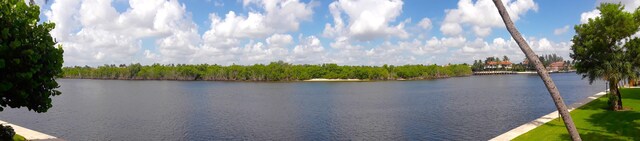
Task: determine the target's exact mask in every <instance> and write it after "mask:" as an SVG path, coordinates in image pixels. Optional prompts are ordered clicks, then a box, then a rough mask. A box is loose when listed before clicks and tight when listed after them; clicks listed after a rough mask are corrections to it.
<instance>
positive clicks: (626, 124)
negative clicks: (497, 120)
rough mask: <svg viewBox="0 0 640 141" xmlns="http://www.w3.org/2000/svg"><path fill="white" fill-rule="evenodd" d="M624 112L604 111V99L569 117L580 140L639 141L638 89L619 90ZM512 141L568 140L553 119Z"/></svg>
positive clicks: (560, 125) (575, 111)
mask: <svg viewBox="0 0 640 141" xmlns="http://www.w3.org/2000/svg"><path fill="white" fill-rule="evenodd" d="M620 92H621V93H622V104H623V106H624V107H625V108H630V110H627V111H610V110H607V96H606V95H605V96H602V97H600V98H599V99H596V100H593V101H592V102H590V103H588V104H586V105H584V106H582V107H580V108H578V109H576V110H574V111H572V112H571V117H572V118H573V121H574V122H575V124H576V127H577V128H578V132H580V136H581V137H582V139H583V140H609V141H610V140H640V88H627V89H620ZM514 140H534V141H539V140H571V138H570V137H569V134H568V133H567V129H566V128H565V126H564V123H563V122H562V121H561V120H560V118H557V119H555V120H553V121H551V122H548V123H546V124H544V125H542V126H540V127H538V128H535V129H533V130H531V131H529V132H527V133H525V134H523V135H521V136H519V137H517V138H515V139H514Z"/></svg>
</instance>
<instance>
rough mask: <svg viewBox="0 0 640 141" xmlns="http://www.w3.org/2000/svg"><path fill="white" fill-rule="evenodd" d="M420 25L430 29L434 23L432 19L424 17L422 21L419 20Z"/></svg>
mask: <svg viewBox="0 0 640 141" xmlns="http://www.w3.org/2000/svg"><path fill="white" fill-rule="evenodd" d="M418 26H420V27H422V29H426V30H429V29H431V27H432V26H433V25H431V19H429V18H422V20H420V22H418Z"/></svg>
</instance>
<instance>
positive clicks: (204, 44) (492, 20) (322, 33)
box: [37, 0, 640, 66]
mask: <svg viewBox="0 0 640 141" xmlns="http://www.w3.org/2000/svg"><path fill="white" fill-rule="evenodd" d="M504 2H505V4H506V5H507V7H508V9H509V10H510V12H511V13H510V14H511V15H512V18H513V19H514V20H515V21H516V22H515V23H516V25H517V27H518V28H519V30H520V31H521V32H522V33H523V34H524V36H525V38H526V39H527V40H528V41H529V43H530V45H531V46H532V48H533V49H534V50H535V51H537V53H538V54H551V53H556V54H558V55H561V56H564V57H565V59H569V57H568V56H569V53H570V50H569V48H570V46H571V41H570V40H571V37H572V36H573V34H574V32H573V26H574V25H576V24H580V23H581V22H583V21H584V20H585V18H589V17H594V16H597V15H599V12H597V10H596V11H594V9H595V7H596V6H597V5H598V4H599V3H601V2H615V3H618V2H620V3H622V4H624V5H627V6H628V7H637V6H638V5H640V2H638V1H635V0H613V1H601V0H598V1H594V0H563V1H553V0H504ZM37 3H38V4H39V5H43V6H42V8H41V11H42V12H41V13H42V14H41V18H42V19H43V20H44V21H52V22H55V23H56V24H57V28H56V29H55V30H54V31H52V35H53V36H54V38H56V40H57V41H58V42H59V43H60V44H62V45H63V48H64V49H65V54H64V57H65V64H64V65H65V66H74V65H90V66H96V65H102V64H128V63H137V62H140V63H143V64H150V63H165V64H168V63H187V64H200V63H208V64H223V65H228V64H255V63H268V62H272V61H278V60H283V61H287V62H291V63H296V64H319V63H338V64H343V65H382V64H395V65H402V64H447V63H472V62H473V60H474V59H483V58H486V57H489V56H503V55H507V56H509V57H510V58H512V62H520V61H522V60H523V58H524V56H523V55H522V53H521V52H520V51H519V48H518V47H517V45H515V43H514V42H513V41H512V40H511V37H510V36H509V34H508V32H507V31H506V30H505V29H504V27H503V25H502V23H501V21H500V20H498V19H496V18H497V17H498V14H497V12H495V7H494V6H493V4H492V3H491V1H490V0H460V1H457V0H446V1H443V0H407V1H401V0H363V1H330V0H319V1H316V0H314V1H311V0H300V1H298V0H237V1H236V0H226V1H224V0H82V1H81V0H65V1H58V0H53V1H50V2H49V3H47V4H44V2H43V0H40V1H37ZM332 7H333V8H332ZM425 20H427V21H429V22H423V21H425Z"/></svg>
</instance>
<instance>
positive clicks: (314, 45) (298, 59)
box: [287, 36, 327, 64]
mask: <svg viewBox="0 0 640 141" xmlns="http://www.w3.org/2000/svg"><path fill="white" fill-rule="evenodd" d="M326 55H327V54H326V53H325V49H324V47H323V46H322V44H321V43H320V40H319V39H318V38H317V37H315V36H309V37H306V38H302V39H300V44H298V45H296V46H295V47H294V48H293V54H292V55H290V57H289V58H288V59H287V61H288V62H292V63H300V64H319V63H326V62H324V61H325V58H326Z"/></svg>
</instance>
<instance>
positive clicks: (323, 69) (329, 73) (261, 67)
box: [62, 61, 472, 81]
mask: <svg viewBox="0 0 640 141" xmlns="http://www.w3.org/2000/svg"><path fill="white" fill-rule="evenodd" d="M62 70H63V78H79V79H121V80H209V81H299V80H309V79H313V78H326V79H366V80H398V79H407V80H420V79H437V78H446V77H457V76H468V75H471V74H472V71H471V68H470V67H469V66H468V65H466V64H458V65H446V66H438V65H403V66H394V65H383V66H340V65H337V64H319V65H309V64H303V65H296V64H290V63H285V62H282V61H279V62H271V63H269V64H266V65H265V64H255V65H246V66H245V65H235V64H234V65H230V66H221V65H216V64H214V65H209V64H195V65H194V64H177V65H174V64H168V65H163V64H157V63H156V64H152V65H141V64H139V63H136V64H130V65H124V64H121V65H114V64H111V65H103V66H99V67H97V68H94V67H89V66H84V67H81V66H75V67H64V68H63V69H62Z"/></svg>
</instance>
